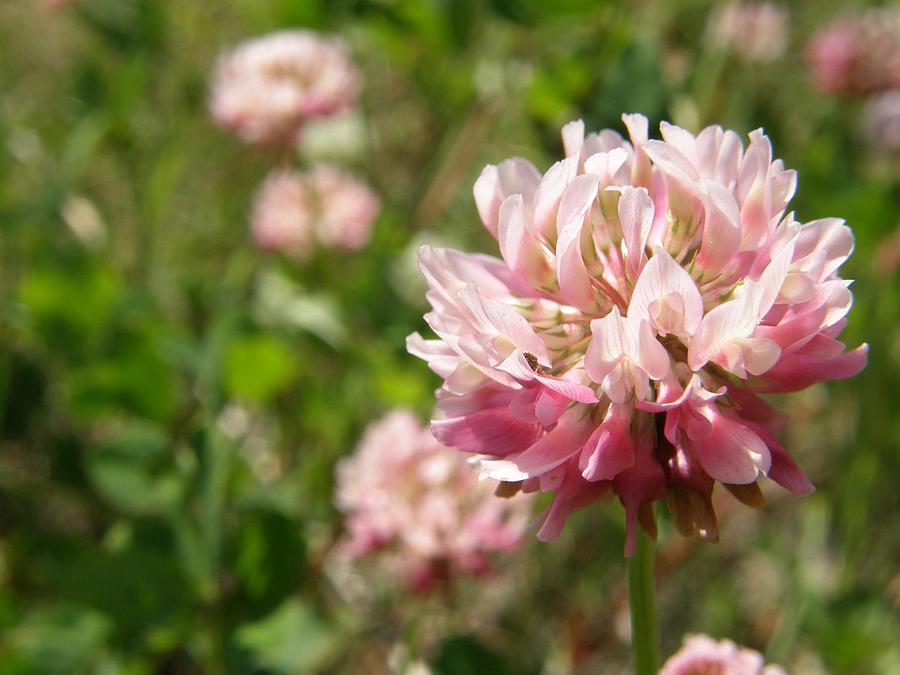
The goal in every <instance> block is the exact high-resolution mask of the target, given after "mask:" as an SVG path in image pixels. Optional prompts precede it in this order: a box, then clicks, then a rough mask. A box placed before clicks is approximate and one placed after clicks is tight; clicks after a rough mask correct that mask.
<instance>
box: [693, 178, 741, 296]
mask: <svg viewBox="0 0 900 675" xmlns="http://www.w3.org/2000/svg"><path fill="white" fill-rule="evenodd" d="M701 185H702V186H703V188H704V192H705V197H704V222H703V234H702V236H701V243H700V251H699V253H698V254H697V259H696V265H697V267H698V268H700V269H702V270H704V271H705V272H706V274H705V275H704V277H710V278H711V277H714V276H715V275H716V274H718V273H719V272H720V271H721V270H722V268H723V267H725V266H726V265H727V264H728V263H729V262H731V260H732V258H733V257H734V255H735V253H737V250H738V247H739V246H740V244H741V221H740V218H741V215H740V211H739V209H738V205H737V202H736V201H735V200H734V195H733V194H732V192H731V190H729V189H727V188H726V187H724V186H723V185H722V184H721V183H718V182H715V181H701Z"/></svg>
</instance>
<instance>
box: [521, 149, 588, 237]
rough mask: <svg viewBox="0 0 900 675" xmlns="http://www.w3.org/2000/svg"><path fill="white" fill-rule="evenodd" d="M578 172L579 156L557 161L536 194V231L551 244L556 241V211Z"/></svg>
mask: <svg viewBox="0 0 900 675" xmlns="http://www.w3.org/2000/svg"><path fill="white" fill-rule="evenodd" d="M577 173H578V159H577V158H575V157H570V158H569V159H564V160H562V161H561V162H557V163H556V164H554V165H553V166H551V167H550V169H549V170H548V171H547V173H545V174H544V177H543V178H542V179H541V182H540V185H538V187H537V191H536V192H535V194H534V218H533V220H532V223H533V226H534V232H535V234H537V235H538V236H542V237H544V238H545V239H546V240H547V241H548V242H549V243H551V244H552V243H553V242H555V241H556V235H557V231H556V212H557V211H558V210H559V203H560V200H561V199H562V196H563V193H564V192H565V191H566V188H568V187H569V185H570V184H571V182H572V181H573V180H574V179H575V176H576V175H577Z"/></svg>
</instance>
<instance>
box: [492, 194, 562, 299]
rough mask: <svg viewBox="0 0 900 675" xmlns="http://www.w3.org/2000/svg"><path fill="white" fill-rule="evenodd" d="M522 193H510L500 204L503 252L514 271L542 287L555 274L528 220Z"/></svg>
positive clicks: (499, 230) (499, 231) (498, 231)
mask: <svg viewBox="0 0 900 675" xmlns="http://www.w3.org/2000/svg"><path fill="white" fill-rule="evenodd" d="M525 219H526V214H525V204H524V202H523V200H522V195H512V196H510V197H507V198H506V199H505V200H504V202H503V204H502V205H501V206H500V215H499V220H498V225H497V240H498V241H499V243H500V253H501V255H503V259H504V260H505V261H506V264H507V265H508V266H509V269H511V270H512V271H513V273H514V274H516V275H518V276H519V277H521V278H522V279H525V280H526V281H528V283H529V284H531V285H532V286H533V287H534V288H541V287H543V286H544V285H546V284H547V283H548V281H549V280H550V279H552V277H553V272H552V270H551V268H550V265H549V263H548V262H547V258H546V256H545V255H544V252H543V250H542V248H541V245H540V244H539V243H538V242H537V240H536V239H535V238H534V236H533V235H532V234H531V232H530V231H529V230H528V228H527V226H526V223H525Z"/></svg>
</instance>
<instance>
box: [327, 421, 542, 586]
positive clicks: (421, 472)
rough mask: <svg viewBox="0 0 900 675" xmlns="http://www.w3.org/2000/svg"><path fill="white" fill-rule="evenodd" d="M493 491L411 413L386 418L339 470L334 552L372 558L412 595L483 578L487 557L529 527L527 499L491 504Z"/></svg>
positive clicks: (511, 543)
mask: <svg viewBox="0 0 900 675" xmlns="http://www.w3.org/2000/svg"><path fill="white" fill-rule="evenodd" d="M494 487H495V484H492V483H491V482H490V481H485V482H479V481H478V480H477V477H476V475H475V473H474V472H473V471H472V470H471V469H470V467H469V466H468V465H467V464H466V462H465V460H464V459H463V458H462V457H460V456H459V455H458V454H456V453H452V452H450V451H448V450H447V448H445V447H444V446H442V445H441V444H440V443H438V442H437V441H436V440H435V439H434V437H433V436H432V435H431V433H430V432H429V431H428V429H427V428H424V427H423V426H422V424H421V423H420V422H419V421H418V419H417V418H416V417H415V415H414V414H413V413H411V412H409V411H407V410H395V411H392V412H390V413H389V414H388V415H387V416H386V417H384V418H383V419H381V420H379V421H377V422H374V423H372V424H371V425H370V426H369V427H368V429H367V430H366V432H365V433H364V435H363V437H362V440H361V441H360V443H359V446H358V447H357V449H356V452H355V453H354V454H353V456H351V457H348V458H346V459H343V460H341V462H340V463H339V464H338V467H337V487H336V503H337V506H338V508H339V509H340V510H341V511H342V512H343V513H344V514H345V517H346V520H345V526H346V529H347V535H346V538H345V540H344V541H343V543H342V544H341V546H340V550H341V552H342V554H343V555H345V556H347V557H349V558H351V559H353V558H367V557H368V558H374V559H375V560H377V564H378V565H379V566H380V567H381V569H382V570H384V571H386V573H387V574H388V575H389V576H391V577H393V578H394V579H395V580H397V581H400V582H401V583H404V584H406V585H407V586H408V587H409V588H412V589H414V590H417V591H425V590H428V589H431V588H433V587H434V586H435V585H436V584H440V583H448V582H453V581H454V580H455V579H456V578H457V577H459V576H460V575H471V574H485V573H487V572H488V571H490V569H491V560H490V557H491V555H492V554H495V553H498V552H502V551H505V552H509V551H512V550H514V549H515V548H517V547H518V545H519V544H520V542H521V539H522V536H523V534H524V530H525V527H526V525H527V524H528V522H529V520H530V516H529V511H530V508H531V500H530V499H529V498H527V497H522V496H520V497H516V498H513V499H498V498H497V497H495V496H494Z"/></svg>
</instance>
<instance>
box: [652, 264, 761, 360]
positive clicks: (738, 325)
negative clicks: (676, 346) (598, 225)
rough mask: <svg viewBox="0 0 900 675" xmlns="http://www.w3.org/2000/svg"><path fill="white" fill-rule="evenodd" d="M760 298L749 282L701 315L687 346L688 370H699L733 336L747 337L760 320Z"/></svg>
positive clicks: (757, 288)
mask: <svg viewBox="0 0 900 675" xmlns="http://www.w3.org/2000/svg"><path fill="white" fill-rule="evenodd" d="M651 262H652V261H651ZM647 267H648V268H649V267H650V265H649V264H648V265H647ZM761 299H762V292H761V291H760V289H759V287H758V286H756V285H755V284H753V283H752V282H749V281H748V282H746V285H745V289H744V293H743V294H742V295H741V296H740V297H738V298H735V299H734V300H730V301H728V302H726V303H725V304H722V305H719V306H718V307H715V308H714V309H713V310H712V311H710V312H709V314H707V315H706V316H705V317H703V321H702V322H701V323H700V328H699V329H698V330H697V334H696V335H694V338H693V339H692V340H691V344H690V347H689V348H688V365H689V366H690V367H691V370H694V371H696V370H700V368H702V367H703V365H704V364H706V363H707V362H708V361H711V360H713V359H715V358H716V357H717V356H718V355H719V354H720V353H721V352H722V349H723V348H724V347H725V345H726V344H728V343H729V342H730V341H732V340H734V339H735V338H744V337H749V336H750V335H751V334H752V333H753V330H754V329H755V328H756V324H757V322H758V321H759V304H760V301H761Z"/></svg>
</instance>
